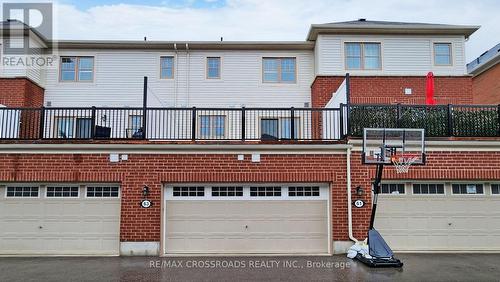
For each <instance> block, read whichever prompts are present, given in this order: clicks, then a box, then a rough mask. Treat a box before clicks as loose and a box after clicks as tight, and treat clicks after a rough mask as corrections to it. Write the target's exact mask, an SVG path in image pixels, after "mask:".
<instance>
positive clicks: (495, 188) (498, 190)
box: [491, 184, 500, 195]
mask: <svg viewBox="0 0 500 282" xmlns="http://www.w3.org/2000/svg"><path fill="white" fill-rule="evenodd" d="M491 194H493V195H499V194H500V184H491Z"/></svg>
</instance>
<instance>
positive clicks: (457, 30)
mask: <svg viewBox="0 0 500 282" xmlns="http://www.w3.org/2000/svg"><path fill="white" fill-rule="evenodd" d="M479 28H481V26H476V25H463V26H446V25H443V27H436V26H432V27H423V26H419V25H406V26H404V27H394V26H386V25H371V26H352V25H339V26H336V27H331V26H325V25H322V24H312V25H311V27H310V29H309V32H308V34H307V40H308V41H315V40H316V39H317V37H318V34H320V33H323V34H399V35H464V36H465V37H466V38H468V37H469V36H471V35H472V34H473V33H474V32H476V31H477V30H478V29H479Z"/></svg>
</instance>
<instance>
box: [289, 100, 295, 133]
mask: <svg viewBox="0 0 500 282" xmlns="http://www.w3.org/2000/svg"><path fill="white" fill-rule="evenodd" d="M290 139H291V140H295V108H294V107H291V108H290Z"/></svg>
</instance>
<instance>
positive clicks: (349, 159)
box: [346, 146, 358, 243]
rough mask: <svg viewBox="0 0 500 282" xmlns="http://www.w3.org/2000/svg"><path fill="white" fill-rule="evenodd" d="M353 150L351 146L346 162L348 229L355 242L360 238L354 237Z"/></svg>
mask: <svg viewBox="0 0 500 282" xmlns="http://www.w3.org/2000/svg"><path fill="white" fill-rule="evenodd" d="M351 150H352V148H351V147H350V146H349V147H348V148H347V152H346V153H347V158H346V163H347V167H346V170H347V222H348V229H349V239H351V240H352V241H354V242H355V243H357V242H358V239H356V238H354V236H353V234H352V195H351Z"/></svg>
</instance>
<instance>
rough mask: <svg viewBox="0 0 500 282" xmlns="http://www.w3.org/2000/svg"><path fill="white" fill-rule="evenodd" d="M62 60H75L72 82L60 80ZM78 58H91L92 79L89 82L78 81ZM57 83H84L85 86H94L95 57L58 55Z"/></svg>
mask: <svg viewBox="0 0 500 282" xmlns="http://www.w3.org/2000/svg"><path fill="white" fill-rule="evenodd" d="M63 58H76V64H75V79H74V80H63V79H62V59H63ZM80 58H92V60H93V61H92V79H91V80H79V79H78V64H79V63H80ZM58 72H59V74H58V76H59V83H86V84H94V83H95V73H96V56H95V55H87V54H81V55H73V54H72V55H59V69H58Z"/></svg>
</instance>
